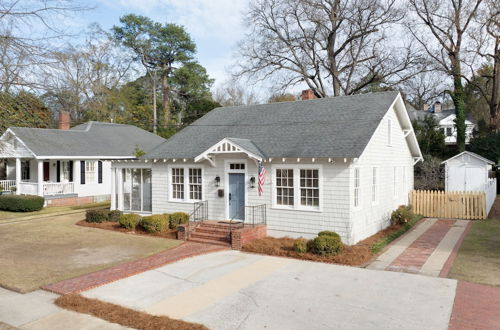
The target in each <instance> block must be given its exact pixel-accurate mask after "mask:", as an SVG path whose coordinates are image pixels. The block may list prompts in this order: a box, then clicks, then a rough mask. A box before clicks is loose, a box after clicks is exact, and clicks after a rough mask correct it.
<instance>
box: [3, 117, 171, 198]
mask: <svg viewBox="0 0 500 330" xmlns="http://www.w3.org/2000/svg"><path fill="white" fill-rule="evenodd" d="M164 141H165V139H163V138H161V137H159V136H157V135H154V134H151V133H149V132H147V131H145V130H142V129H140V128H138V127H135V126H131V125H120V124H112V123H102V122H92V121H91V122H87V123H84V124H81V125H78V126H75V127H73V128H71V129H70V128H69V115H68V114H67V113H62V114H61V115H60V121H59V129H41V128H27V127H10V128H8V129H7V130H6V131H5V132H4V134H3V135H2V136H1V137H0V159H3V161H4V162H5V163H6V166H4V172H5V173H2V177H3V178H4V180H0V186H1V187H2V188H3V190H13V189H12V187H16V189H15V192H16V193H17V194H32V195H39V196H44V197H45V199H46V201H47V205H69V204H81V203H91V202H97V201H102V200H107V199H109V198H110V195H111V189H112V184H111V180H112V177H111V160H116V159H134V158H135V157H136V156H135V149H136V148H139V149H141V150H143V151H149V150H151V149H152V148H153V147H155V146H157V145H158V144H160V143H162V142H164Z"/></svg>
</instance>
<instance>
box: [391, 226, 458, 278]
mask: <svg viewBox="0 0 500 330" xmlns="http://www.w3.org/2000/svg"><path fill="white" fill-rule="evenodd" d="M454 224H455V220H437V221H436V223H434V224H433V225H432V226H431V227H430V228H429V229H428V230H427V231H426V232H425V233H424V234H422V235H421V236H420V237H419V238H417V239H416V240H415V241H414V242H413V243H412V244H411V245H410V246H409V247H408V248H406V250H405V251H404V252H403V253H401V254H400V255H399V256H398V257H397V258H396V259H395V260H394V261H393V262H392V263H391V264H390V265H389V267H387V268H386V269H387V270H392V271H399V272H406V273H418V272H419V271H420V269H421V268H422V266H423V265H424V264H425V262H426V261H427V259H428V258H429V257H430V255H431V254H432V252H434V250H435V249H436V247H437V246H438V244H439V243H440V242H441V240H442V239H443V237H444V236H445V235H446V233H447V232H448V231H449V230H450V228H451V227H452V226H453V225H454Z"/></svg>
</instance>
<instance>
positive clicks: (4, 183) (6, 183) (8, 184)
mask: <svg viewBox="0 0 500 330" xmlns="http://www.w3.org/2000/svg"><path fill="white" fill-rule="evenodd" d="M15 186H16V180H0V187H1V188H2V190H4V191H6V190H10V189H11V188H12V187H15Z"/></svg>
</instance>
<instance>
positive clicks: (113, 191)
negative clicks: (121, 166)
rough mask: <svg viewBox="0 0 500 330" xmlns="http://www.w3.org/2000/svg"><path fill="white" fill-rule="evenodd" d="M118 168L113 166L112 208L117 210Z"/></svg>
mask: <svg viewBox="0 0 500 330" xmlns="http://www.w3.org/2000/svg"><path fill="white" fill-rule="evenodd" d="M116 206H117V205H116V168H114V167H111V209H112V210H116Z"/></svg>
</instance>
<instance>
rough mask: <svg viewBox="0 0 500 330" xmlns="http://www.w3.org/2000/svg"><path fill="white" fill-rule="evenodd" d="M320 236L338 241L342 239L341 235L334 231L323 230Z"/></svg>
mask: <svg viewBox="0 0 500 330" xmlns="http://www.w3.org/2000/svg"><path fill="white" fill-rule="evenodd" d="M318 236H333V237H336V238H338V239H340V235H339V234H337V233H336V232H334V231H330V230H323V231H320V232H319V233H318Z"/></svg>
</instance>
